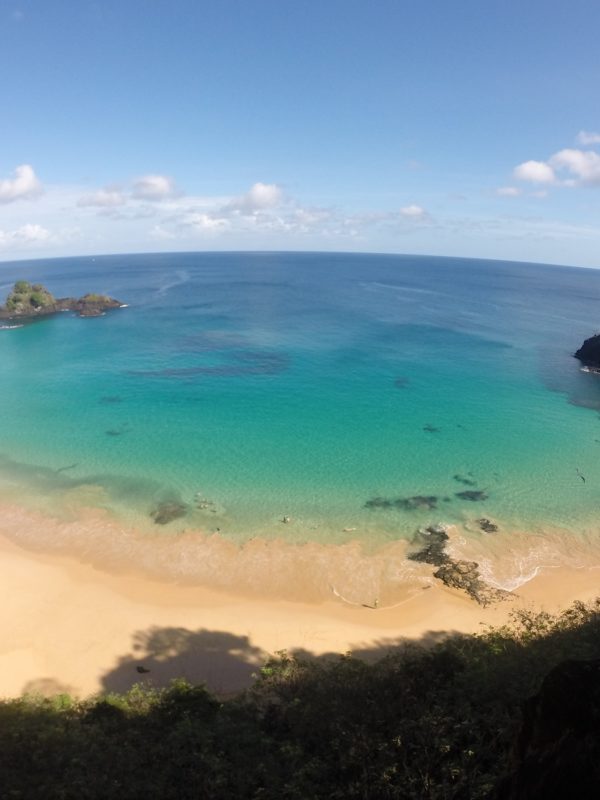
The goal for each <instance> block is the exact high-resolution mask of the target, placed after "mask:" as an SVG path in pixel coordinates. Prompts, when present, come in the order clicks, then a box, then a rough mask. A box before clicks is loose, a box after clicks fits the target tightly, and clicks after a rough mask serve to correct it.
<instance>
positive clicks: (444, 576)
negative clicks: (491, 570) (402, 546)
mask: <svg viewBox="0 0 600 800" xmlns="http://www.w3.org/2000/svg"><path fill="white" fill-rule="evenodd" d="M413 541H414V542H416V543H418V544H420V548H419V549H418V550H417V551H415V552H414V553H409V555H408V556H407V558H409V559H410V560H411V561H420V562H421V563H424V564H432V565H433V566H434V567H438V569H437V570H436V571H435V572H434V573H433V577H434V578H437V579H438V580H440V581H442V583H443V584H445V585H446V586H450V587H451V588H452V589H462V590H463V591H465V592H466V593H467V594H468V595H469V596H470V597H472V598H473V600H476V601H477V602H478V603H479V604H480V605H482V606H487V605H489V604H490V603H495V602H497V601H498V600H504V599H506V598H507V597H509V596H510V592H505V591H504V590H503V589H495V588H494V587H493V586H490V585H489V584H487V583H486V582H485V581H484V580H482V579H481V576H480V574H479V564H478V563H477V562H476V561H463V560H462V559H458V560H456V559H453V558H451V557H450V556H449V555H448V553H446V543H447V542H448V533H447V530H446V528H445V527H444V526H443V525H430V526H429V527H428V528H420V529H419V530H418V531H417V533H416V534H415V537H414V539H413Z"/></svg>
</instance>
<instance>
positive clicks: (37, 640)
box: [0, 507, 600, 696]
mask: <svg viewBox="0 0 600 800" xmlns="http://www.w3.org/2000/svg"><path fill="white" fill-rule="evenodd" d="M0 517H1V519H2V522H1V523H0V565H1V570H2V581H1V582H0V696H15V695H18V694H20V693H22V692H23V691H42V692H44V693H53V692H60V691H69V692H71V693H74V694H77V695H80V696H82V695H86V694H89V693H94V692H98V691H112V690H119V691H122V690H124V689H127V688H128V687H129V686H131V685H132V684H133V683H136V682H139V681H145V682H151V683H152V684H153V685H158V686H160V685H165V684H166V683H168V681H169V680H170V679H171V678H174V677H185V678H187V679H189V680H190V681H193V682H200V681H205V682H206V683H207V684H208V685H209V687H210V688H211V689H213V690H215V691H218V692H222V693H227V692H231V691H235V690H238V689H240V688H243V687H245V686H248V685H250V684H251V683H252V680H253V679H252V674H253V673H254V672H256V671H257V669H259V668H260V665H261V664H262V663H263V662H264V660H265V658H266V657H267V656H268V654H270V653H275V652H277V651H279V650H284V649H285V650H288V651H290V652H302V653H306V654H311V655H314V656H316V657H320V656H323V655H325V654H336V653H344V652H353V653H355V654H356V655H359V656H362V657H365V658H375V657H378V656H381V655H383V654H384V653H385V652H386V650H387V649H389V648H390V647H393V646H395V645H396V644H398V643H399V642H401V641H402V640H406V639H410V640H417V641H418V640H422V641H426V642H431V641H435V640H436V639H438V638H439V637H441V636H444V635H448V634H449V633H452V632H458V631H460V632H476V631H480V630H481V629H482V626H485V625H489V624H493V625H497V624H501V623H503V622H505V621H506V620H507V619H508V617H509V614H510V612H511V611H513V610H514V609H516V608H519V607H528V608H539V609H545V610H548V611H557V610H559V609H561V608H564V607H566V606H567V605H569V604H570V603H571V602H572V601H573V600H584V601H585V600H591V599H593V598H594V597H595V596H597V595H598V594H600V569H597V568H587V569H586V568H573V567H550V568H542V569H541V570H539V572H538V574H537V575H536V576H535V577H533V578H532V579H531V580H529V581H528V582H527V583H525V584H524V585H522V586H520V587H519V589H518V592H517V594H516V595H515V597H514V599H511V600H510V601H507V602H502V603H499V604H497V605H495V606H492V607H488V608H482V607H481V606H479V605H477V604H476V603H475V602H474V601H473V600H471V599H469V598H468V597H467V596H466V595H464V594H463V593H461V592H459V591H454V590H450V589H447V588H446V587H444V586H443V585H442V584H440V582H439V581H436V580H435V579H433V578H431V572H432V570H431V567H429V566H427V565H417V567H415V569H417V570H420V572H419V571H417V572H416V573H414V574H413V575H412V581H410V580H409V581H407V582H406V583H405V584H404V586H403V588H401V587H399V586H398V587H397V590H396V591H395V596H394V597H393V598H391V594H390V598H391V599H393V602H390V603H389V604H388V605H387V606H386V604H384V603H381V602H380V601H379V599H378V598H373V600H371V599H370V598H365V602H364V603H362V602H360V601H359V600H356V599H353V600H351V601H350V602H347V601H345V600H343V599H342V598H341V597H340V596H338V595H336V593H335V592H336V590H335V587H333V586H330V587H329V593H328V595H326V596H318V595H319V593H316V592H315V587H314V585H312V584H311V583H310V581H308V583H307V585H306V597H305V598H303V599H298V598H296V596H297V595H299V594H301V588H302V581H303V574H304V566H303V564H304V559H305V558H306V560H309V556H310V551H309V553H308V555H306V556H305V557H303V558H301V559H300V563H299V568H298V574H297V576H296V578H297V581H296V586H295V588H294V592H293V595H294V599H285V598H282V597H281V596H278V595H277V593H276V592H275V593H274V592H273V591H272V588H273V587H272V586H270V585H269V582H268V580H265V587H266V588H265V591H260V587H259V586H257V585H254V586H253V587H252V588H251V589H249V588H248V587H247V586H246V590H241V589H240V590H239V591H237V590H235V591H234V590H232V589H231V588H228V589H227V590H224V589H219V588H215V587H210V588H209V587H206V586H197V585H196V586H194V585H191V581H188V585H185V584H182V583H175V582H173V581H168V580H166V579H159V578H156V577H152V576H150V577H149V576H147V575H145V574H144V572H142V571H141V570H140V569H139V567H140V566H141V567H142V568H143V564H139V563H138V564H137V567H134V566H132V565H135V564H136V561H135V558H132V559H130V560H129V561H128V562H127V561H126V562H124V563H122V564H121V567H120V569H117V566H116V562H113V564H112V566H109V565H108V562H107V564H105V565H96V566H93V565H92V564H90V563H85V561H86V560H87V561H89V560H91V559H86V558H85V553H84V548H81V547H80V548H76V547H74V545H73V542H72V537H71V536H67V537H64V538H62V539H60V537H59V533H60V531H61V530H63V529H64V523H58V522H56V521H52V520H49V519H44V518H42V517H41V516H40V515H38V514H34V513H32V512H28V511H24V510H21V509H18V508H15V507H9V508H5V509H3V513H2V514H1V515H0ZM94 519H96V521H97V522H98V517H97V514H96V515H95V517H94ZM90 522H91V520H88V528H82V523H81V521H80V523H79V530H81V531H82V535H83V531H85V530H87V533H88V534H90V529H91V528H90ZM42 524H45V525H46V528H47V530H46V534H47V536H46V537H42V538H41V539H34V538H33V535H28V531H29V533H31V531H32V530H33V529H37V528H38V526H40V525H42ZM105 524H107V523H106V521H104V523H103V525H105ZM70 525H72V526H74V528H73V530H74V529H76V528H77V524H76V523H70ZM53 526H54V527H53ZM67 527H68V526H67ZM91 527H93V526H91ZM71 533H72V531H71ZM52 536H55V537H58V539H59V540H60V541H58V540H57V539H55V541H54V544H55V550H56V552H44V550H49V549H51V548H50V546H49V545H50V539H49V538H48V537H52ZM263 544H264V543H263ZM261 546H262V545H261ZM34 547H35V549H32V548H34ZM70 549H71V552H69V550H70ZM238 550H239V548H238ZM349 552H350V551H349ZM352 552H353V553H354V551H352ZM131 555H133V556H135V553H131ZM354 555H356V553H354ZM364 558H367V559H368V556H364ZM381 558H382V559H384V556H381ZM384 560H385V559H384ZM354 566H356V565H354ZM336 568H337V567H336ZM376 600H377V603H376V602H375V601H376ZM376 604H377V606H378V607H377V608H373V607H368V606H374V605H376ZM138 668H139V669H138ZM140 670H141V671H140ZM145 670H148V671H145Z"/></svg>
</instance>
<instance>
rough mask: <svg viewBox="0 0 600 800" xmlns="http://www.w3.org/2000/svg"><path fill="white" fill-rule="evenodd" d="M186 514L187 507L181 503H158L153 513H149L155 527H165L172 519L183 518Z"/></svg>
mask: <svg viewBox="0 0 600 800" xmlns="http://www.w3.org/2000/svg"><path fill="white" fill-rule="evenodd" d="M186 513H187V506H185V505H184V504H183V503H176V502H168V503H160V504H159V505H158V506H157V507H156V508H155V509H154V511H151V512H150V516H151V517H152V519H153V520H154V522H155V523H156V524H157V525H167V524H168V523H169V522H173V520H174V519H178V518H179V517H185V515H186Z"/></svg>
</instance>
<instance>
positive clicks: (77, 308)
mask: <svg viewBox="0 0 600 800" xmlns="http://www.w3.org/2000/svg"><path fill="white" fill-rule="evenodd" d="M122 305H123V304H122V303H121V302H119V300H115V299H114V298H112V297H107V296H106V295H103V294H86V295H84V296H83V297H80V298H79V299H77V298H75V297H59V298H56V297H54V295H53V294H51V293H50V292H49V291H48V289H46V288H45V287H44V286H42V285H41V284H40V283H34V284H31V283H29V282H28V281H17V282H16V283H15V285H14V287H13V290H12V292H11V293H10V294H9V295H8V297H7V299H6V304H5V305H3V306H0V319H9V320H13V319H23V320H31V319H38V318H39V317H44V316H49V315H51V314H58V313H59V312H60V311H74V312H75V313H76V314H79V316H80V317H99V316H101V315H102V314H104V312H105V311H107V310H109V309H113V308H120V307H121V306H122Z"/></svg>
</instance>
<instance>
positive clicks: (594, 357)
mask: <svg viewBox="0 0 600 800" xmlns="http://www.w3.org/2000/svg"><path fill="white" fill-rule="evenodd" d="M574 356H575V358H578V359H579V360H580V361H581V362H582V363H583V364H586V366H589V367H600V333H596V334H595V335H594V336H590V338H589V339H586V340H585V342H584V343H583V344H582V345H581V347H580V348H579V350H577V352H576V353H574Z"/></svg>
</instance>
